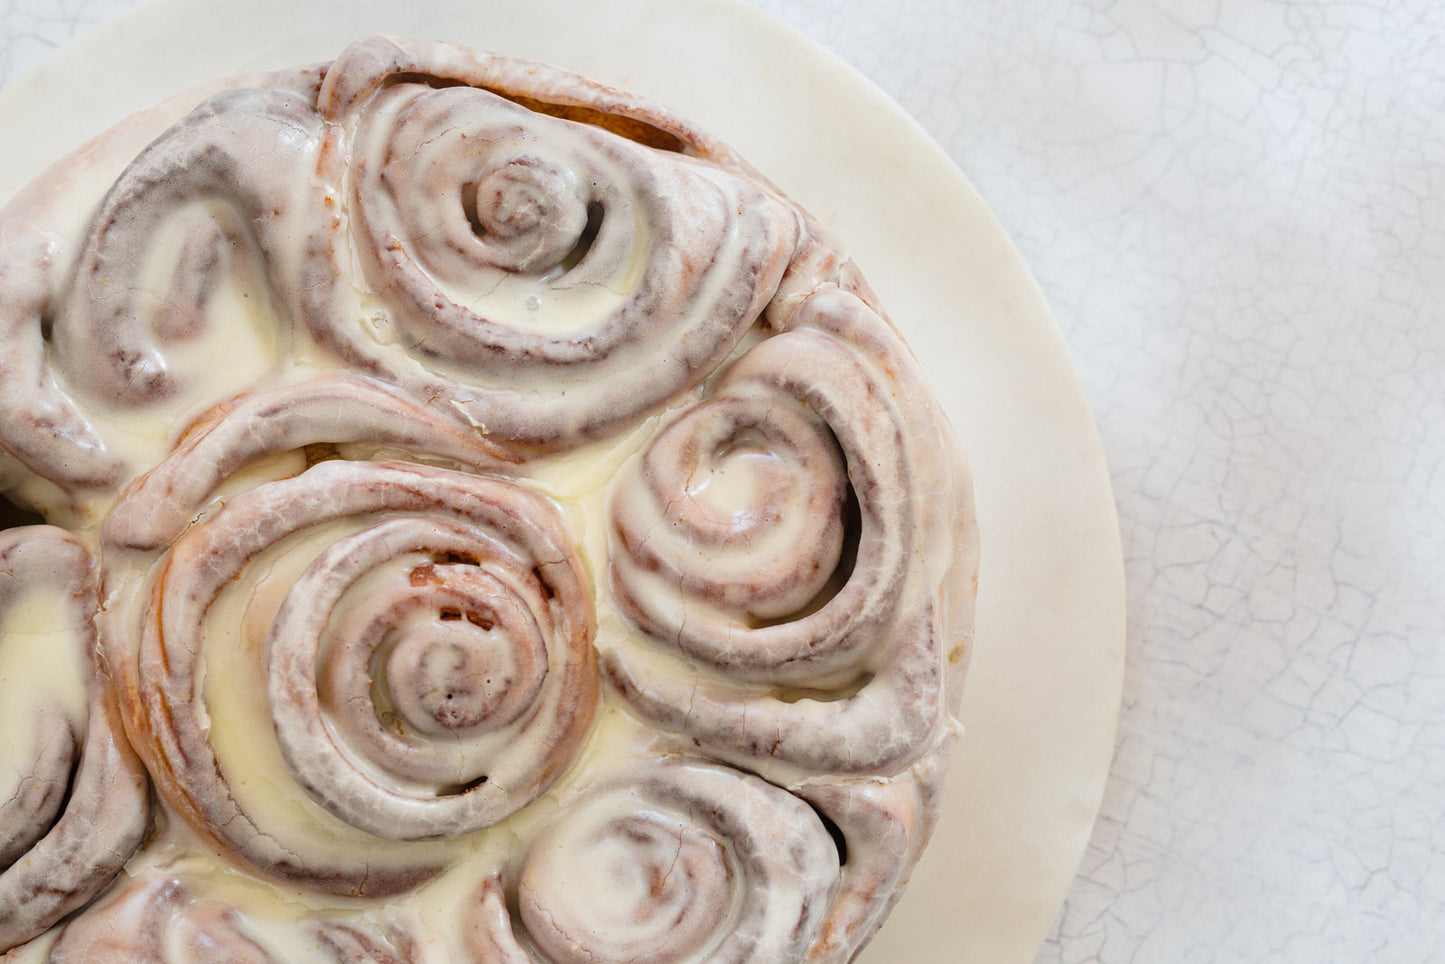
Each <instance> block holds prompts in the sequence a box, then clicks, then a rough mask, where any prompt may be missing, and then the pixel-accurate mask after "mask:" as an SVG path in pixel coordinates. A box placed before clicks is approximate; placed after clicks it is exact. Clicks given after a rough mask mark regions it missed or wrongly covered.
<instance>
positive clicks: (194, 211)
mask: <svg viewBox="0 0 1445 964" xmlns="http://www.w3.org/2000/svg"><path fill="white" fill-rule="evenodd" d="M305 80H307V81H309V82H310V83H312V84H314V83H315V77H314V74H312V75H307V76H306V77H305ZM295 86H297V87H303V86H304V83H296V84H295ZM322 144H323V125H322V124H321V121H320V118H319V117H317V115H316V112H315V109H314V106H313V104H312V100H311V97H310V96H309V95H308V93H307V92H305V91H304V90H297V89H292V88H291V87H288V86H285V85H282V86H276V87H262V88H241V89H238V90H228V91H223V92H221V93H219V94H216V95H215V96H213V97H211V98H209V99H208V100H206V101H205V102H204V103H202V104H201V105H200V106H199V107H197V108H196V109H195V110H194V111H192V112H191V113H190V114H189V115H187V116H186V117H184V118H182V119H181V120H180V121H179V122H177V123H176V124H175V125H173V126H172V127H171V128H170V129H169V130H167V131H166V133H165V134H163V135H162V136H161V137H160V138H158V139H157V140H156V141H155V142H154V143H153V144H151V145H150V147H148V148H147V149H146V150H145V151H144V152H143V153H142V154H141V155H140V156H139V157H137V158H136V159H135V161H133V162H132V163H131V165H130V166H129V167H128V168H127V169H126V171H125V172H124V173H123V174H122V175H121V176H120V178H119V179H117V181H116V182H115V184H114V185H113V186H112V187H111V189H110V191H109V192H108V193H107V195H106V198H105V200H104V201H103V202H102V204H101V206H100V209H99V210H98V211H97V212H96V215H95V217H94V219H93V220H92V222H91V225H90V229H89V232H88V234H87V236H86V238H85V239H84V241H83V243H82V246H81V250H80V256H79V259H78V261H77V264H76V267H75V277H74V279H73V281H72V283H71V285H70V287H69V298H68V300H67V301H66V303H65V304H64V305H63V306H62V307H61V310H60V313H59V317H58V319H57V321H56V325H55V332H54V344H55V350H56V355H57V358H58V360H59V363H60V364H61V365H62V366H63V367H64V368H66V369H67V370H69V371H74V372H84V373H86V382H85V384H84V385H83V390H84V391H86V392H87V393H89V394H92V395H94V396H96V397H97V398H99V399H101V400H103V401H105V402H108V403H111V404H118V405H122V406H136V405H140V404H144V403H146V402H152V401H155V400H156V399H158V398H163V397H167V396H170V395H172V394H174V393H176V392H178V391H181V390H183V389H184V388H186V386H184V385H182V384H180V383H179V382H178V378H177V374H176V373H175V371H174V370H173V366H172V365H171V364H170V363H169V361H168V359H167V354H168V351H169V350H170V349H173V348H174V347H175V346H176V345H178V344H180V343H183V342H185V341H187V340H190V339H194V338H197V337H199V336H200V335H202V334H203V333H204V331H205V327H206V318H205V309H206V306H207V300H208V298H209V297H210V296H211V295H212V294H213V293H214V290H215V289H216V288H217V287H219V285H220V283H221V279H222V278H223V277H224V276H225V275H226V274H227V273H228V272H232V271H234V272H237V273H238V274H240V275H242V276H243V277H244V278H245V280H247V281H249V282H250V283H251V285H252V286H253V287H254V288H255V289H256V291H257V292H258V293H259V296H260V297H261V298H263V299H264V300H267V301H269V300H271V299H273V298H274V300H275V302H276V308H277V316H278V318H279V319H280V320H279V327H280V328H281V329H282V330H281V331H280V334H281V336H282V337H283V338H284V337H285V329H286V328H289V323H290V320H291V319H293V318H307V317H311V316H313V315H327V316H329V315H331V314H332V309H331V306H332V303H333V300H334V296H333V292H334V290H335V279H336V278H337V276H338V270H337V268H336V267H335V259H334V257H333V256H331V255H330V254H329V249H330V244H329V242H330V235H329V232H328V231H327V230H326V226H327V225H328V223H329V222H330V221H331V220H332V216H330V215H328V211H329V209H330V208H331V207H333V206H334V204H335V198H334V197H332V196H331V195H330V189H329V187H328V185H327V180H326V179H325V178H323V177H320V176H318V168H320V167H322V166H323V165H324V164H325V163H326V160H327V159H326V158H325V157H323V151H322ZM261 158H264V159H265V160H264V162H260V159H261ZM168 227H170V228H174V229H175V231H176V234H177V235H178V238H177V239H176V240H175V241H174V243H172V244H169V245H162V244H158V243H157V242H158V240H159V239H161V238H164V237H165V236H166V229H167V228H168ZM233 251H234V252H242V254H240V255H236V254H233ZM155 258H161V259H165V260H163V262H162V263H161V264H160V265H158V266H156V265H153V263H152V261H153V259H155ZM233 261H234V262H235V263H234V264H232V262H233ZM157 267H158V268H159V270H156V268H157ZM156 276H159V277H160V278H163V279H165V280H164V281H163V282H160V283H161V284H162V285H163V287H162V290H160V291H154V290H152V289H151V287H150V285H149V284H148V283H147V281H146V279H147V278H148V277H156ZM205 387H208V386H192V388H193V389H194V388H205Z"/></svg>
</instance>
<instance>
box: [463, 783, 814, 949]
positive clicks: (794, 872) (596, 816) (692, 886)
mask: <svg viewBox="0 0 1445 964" xmlns="http://www.w3.org/2000/svg"><path fill="white" fill-rule="evenodd" d="M837 876H838V853H837V850H836V848H835V846H834V843H833V840H832V838H831V837H830V836H829V834H828V831H827V829H826V828H825V827H824V825H823V823H822V822H821V821H820V820H819V818H818V816H817V815H816V814H815V813H814V812H813V811H812V810H810V809H809V808H808V807H807V805H806V804H804V803H803V802H802V801H801V800H799V799H798V798H797V797H794V796H792V795H791V794H788V793H786V792H784V791H782V790H780V789H778V788H777V787H774V786H771V785H770V784H767V783H765V782H763V781H762V780H759V779H758V778H756V777H753V776H749V775H747V774H744V773H740V772H738V771H736V770H729V769H726V768H722V767H716V766H709V765H704V764H699V763H694V762H689V761H684V760H668V761H662V762H658V763H650V764H646V765H643V766H639V767H637V768H636V769H635V770H634V771H632V772H628V773H626V774H625V775H619V776H617V777H616V778H615V779H614V780H613V781H612V782H610V783H608V784H606V785H604V786H602V787H599V788H597V789H596V790H594V791H593V792H591V793H589V794H587V795H586V796H585V797H583V798H582V799H580V800H578V801H577V802H576V803H574V804H573V805H572V806H571V807H570V808H569V809H568V811H567V813H566V815H565V816H564V817H563V818H561V819H558V820H556V821H554V822H552V823H550V824H549V825H547V826H546V827H545V828H543V830H542V831H541V833H540V834H539V835H538V836H537V837H536V838H535V839H533V840H532V841H531V843H530V844H529V845H528V847H527V849H526V852H525V854H524V856H523V858H522V863H521V869H520V871H519V872H518V874H517V880H516V882H515V896H514V900H515V903H516V907H517V912H516V914H515V923H512V922H511V919H512V915H507V914H503V913H502V912H501V908H502V905H501V903H500V901H501V900H502V898H501V892H500V888H499V885H498V883H497V882H496V881H489V882H488V883H487V884H485V885H484V887H483V889H482V891H481V893H480V895H479V908H478V909H479V911H480V916H479V922H478V923H477V924H476V925H475V934H476V937H475V941H474V950H475V954H476V957H475V959H476V960H477V961H478V962H480V961H487V960H494V959H498V958H497V956H494V955H498V952H501V953H500V955H499V956H500V959H502V960H510V959H519V960H527V959H539V960H543V961H551V962H558V964H562V962H567V964H572V962H584V961H596V960H607V961H644V960H645V961H657V962H659V964H661V962H674V961H694V960H716V961H791V960H800V959H801V957H802V954H803V952H804V951H805V950H806V949H807V947H808V946H809V944H810V943H811V942H812V941H813V939H814V936H815V934H816V932H817V930H818V928H819V922H820V921H821V919H822V915H823V910H824V908H825V907H826V906H827V903H828V899H829V897H830V895H831V892H832V890H833V888H834V887H835V886H836V881H837ZM509 926H511V927H515V928H517V929H518V930H520V931H521V932H522V933H524V934H525V935H526V938H527V942H528V944H529V945H530V947H532V948H535V950H536V954H535V956H534V957H530V958H529V957H528V955H527V954H526V953H524V952H523V950H522V947H523V945H522V944H521V943H520V940H519V938H518V937H517V935H516V934H515V933H509V931H508V928H509Z"/></svg>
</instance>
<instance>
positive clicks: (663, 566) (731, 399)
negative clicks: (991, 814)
mask: <svg viewBox="0 0 1445 964" xmlns="http://www.w3.org/2000/svg"><path fill="white" fill-rule="evenodd" d="M790 321H791V324H790V327H789V328H788V330H786V331H784V332H782V333H780V334H778V335H776V336H774V337H773V338H770V339H768V340H767V341H764V342H763V343H761V344H759V345H758V346H756V347H755V348H753V349H751V350H750V351H749V352H747V353H746V354H745V355H743V356H742V357H741V358H740V359H739V360H738V361H737V362H736V363H735V364H733V365H732V366H731V367H730V368H728V369H727V371H726V372H724V374H723V375H722V377H721V378H720V379H719V380H718V382H717V384H716V386H715V388H714V391H713V393H712V395H711V396H710V397H709V398H708V399H707V400H706V401H705V402H703V403H702V404H700V405H698V406H696V407H694V408H692V409H690V410H689V411H687V412H685V413H684V414H683V415H682V416H681V417H680V418H679V419H678V420H677V421H675V422H673V423H672V424H671V425H669V426H668V428H667V429H666V430H665V431H663V432H662V433H661V434H659V435H658V436H657V438H656V439H655V440H654V441H653V443H652V445H651V447H650V448H649V449H648V450H647V451H646V452H644V453H643V454H642V456H641V457H640V458H639V459H637V460H636V462H635V463H634V464H633V465H632V466H631V468H630V469H629V470H628V471H627V472H626V473H625V474H624V475H623V477H622V478H621V479H620V480H619V482H618V485H617V488H616V490H615V492H614V496H613V501H612V516H613V533H614V537H613V552H612V557H611V558H612V586H613V591H614V593H615V595H616V598H617V600H618V602H619V604H620V605H621V607H622V610H623V612H624V613H625V614H626V615H627V616H628V617H629V618H630V619H631V620H632V621H633V622H634V623H635V624H636V625H637V626H638V627H639V628H640V629H641V630H643V631H644V632H645V633H646V634H647V636H648V637H650V639H651V640H652V641H653V643H654V644H655V646H654V648H657V649H663V650H667V651H672V652H674V655H675V656H676V657H685V658H686V659H685V660H684V659H681V658H670V659H666V660H657V659H655V658H651V656H652V654H649V653H646V652H645V651H642V652H639V651H635V650H633V649H629V648H627V647H623V646H617V647H615V648H611V649H609V650H608V651H607V652H606V653H605V655H604V658H603V665H604V672H605V673H606V675H607V678H608V680H609V681H610V682H611V683H612V685H613V687H614V688H615V690H616V691H617V692H618V693H619V694H621V695H622V696H623V697H624V698H626V699H627V700H628V701H629V703H631V704H632V706H633V707H634V708H635V709H636V710H637V711H638V712H640V713H642V714H643V715H644V716H646V717H647V718H648V719H649V720H651V721H653V722H654V723H656V724H657V725H659V726H662V727H664V728H666V729H669V730H673V731H676V732H678V733H681V734H684V735H686V736H688V737H689V738H691V739H692V740H693V741H694V743H695V744H697V745H700V746H703V747H706V748H707V749H708V750H709V751H711V752H714V753H716V754H718V755H719V757H721V758H723V759H727V760H730V761H732V762H735V763H737V764H739V765H741V766H746V767H754V768H756V767H763V768H771V767H772V766H773V764H774V763H781V764H787V765H792V766H795V767H799V768H802V769H803V770H805V771H812V772H838V773H870V772H872V773H895V772H898V771H899V770H901V769H902V768H903V767H905V766H906V765H908V764H909V763H911V762H912V761H914V760H916V759H917V758H918V757H919V756H920V755H921V754H922V753H923V752H924V751H926V750H927V749H929V748H930V747H931V746H932V745H933V744H934V743H935V742H936V741H937V739H938V738H939V736H938V734H939V728H940V726H941V725H942V723H943V721H944V720H945V718H946V713H945V712H944V707H945V704H946V700H947V689H948V685H947V684H948V655H949V653H948V650H949V649H951V647H949V646H948V645H947V643H946V640H947V629H946V626H945V613H944V611H943V608H942V607H943V598H945V597H946V593H947V591H948V588H947V587H946V586H945V582H946V579H945V577H946V576H947V574H948V569H949V566H950V565H951V564H952V561H953V558H954V554H953V551H952V550H953V540H954V538H955V532H956V531H957V530H956V524H955V522H954V520H953V513H954V510H955V506H954V505H952V504H951V503H949V502H947V501H942V502H941V501H940V500H939V498H938V493H941V492H943V493H946V492H949V491H950V490H951V489H952V488H953V479H952V473H953V472H954V471H955V470H956V467H955V465H954V463H953V462H952V460H951V459H950V458H949V457H948V455H947V452H948V450H947V447H946V445H945V444H944V443H943V440H942V437H941V431H942V428H941V422H940V417H939V415H938V413H937V411H936V410H935V408H934V404H933V403H932V402H931V400H929V399H927V398H926V397H925V396H922V395H920V394H918V393H916V392H913V391H911V390H910V386H911V385H912V384H914V380H915V379H916V378H917V377H918V376H917V372H916V370H915V363H914V362H913V361H912V359H911V356H909V355H908V353H907V350H906V349H905V348H904V347H903V344H902V342H901V341H900V340H899V339H898V338H897V337H896V335H895V334H894V333H893V332H892V330H891V329H890V328H889V326H888V325H887V324H886V323H885V322H884V321H883V320H882V318H880V317H879V316H878V315H877V314H876V312H874V311H873V309H872V308H870V307H869V306H868V305H867V303H866V302H864V301H863V300H862V298H860V297H859V296H858V295H857V294H854V293H851V292H847V291H843V290H840V289H838V288H836V287H835V286H832V285H820V286H819V287H818V288H817V290H816V291H815V292H814V293H813V294H812V295H811V296H809V298H808V299H807V300H806V301H804V302H803V303H802V304H801V306H800V307H798V308H797V309H796V311H795V312H794V315H793V317H792V318H791V319H790ZM941 589H942V590H943V595H942V596H941V593H940V590H941ZM699 666H701V667H705V669H704V671H703V672H698V671H696V669H695V667H699Z"/></svg>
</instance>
